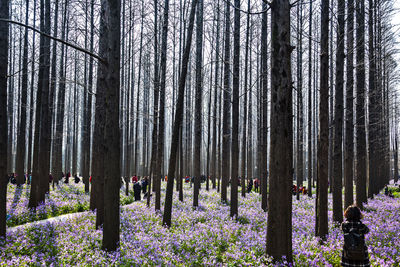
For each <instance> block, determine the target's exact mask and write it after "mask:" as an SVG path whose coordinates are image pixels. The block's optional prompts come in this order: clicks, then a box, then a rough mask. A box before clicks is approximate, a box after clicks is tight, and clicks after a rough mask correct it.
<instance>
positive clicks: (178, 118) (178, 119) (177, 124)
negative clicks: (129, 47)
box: [162, 0, 198, 227]
mask: <svg viewBox="0 0 400 267" xmlns="http://www.w3.org/2000/svg"><path fill="white" fill-rule="evenodd" d="M197 1H198V0H193V1H192V7H191V10H190V16H189V25H188V30H187V40H186V45H185V49H184V53H183V57H182V67H181V74H180V76H179V91H178V99H177V102H176V113H175V120H174V127H173V131H172V141H171V152H170V153H171V156H170V158H169V167H168V177H173V175H174V173H175V163H176V153H177V149H178V141H179V130H180V128H181V127H182V120H183V101H184V95H185V85H186V76H187V72H188V64H189V56H190V48H191V44H192V33H193V25H194V16H195V10H196V4H197ZM173 193H174V179H168V181H167V190H166V192H165V206H164V215H163V222H162V223H163V225H165V226H167V227H170V226H171V214H172V197H173Z"/></svg>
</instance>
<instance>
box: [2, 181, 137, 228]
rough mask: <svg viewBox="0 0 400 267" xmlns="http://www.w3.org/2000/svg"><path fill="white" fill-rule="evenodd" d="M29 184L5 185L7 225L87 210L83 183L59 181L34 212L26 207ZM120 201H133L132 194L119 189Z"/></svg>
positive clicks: (88, 198) (88, 197) (87, 197)
mask: <svg viewBox="0 0 400 267" xmlns="http://www.w3.org/2000/svg"><path fill="white" fill-rule="evenodd" d="M29 194H30V186H28V185H23V186H22V187H17V186H16V185H13V184H9V185H8V187H7V217H8V219H7V226H9V227H11V226H16V225H21V224H24V223H28V222H34V221H38V220H43V219H47V218H51V217H55V216H59V215H63V214H68V213H74V212H82V211H87V210H89V201H90V196H89V194H85V189H84V184H83V183H79V184H75V183H69V184H64V183H60V184H59V185H58V186H56V187H55V190H53V188H52V187H51V189H50V194H49V195H46V200H45V203H44V204H41V205H39V207H38V208H37V209H36V212H34V211H33V210H31V209H29V208H28V203H29ZM121 202H122V203H123V204H129V203H132V202H133V196H131V195H130V196H128V197H126V196H125V195H124V194H123V192H122V191H121Z"/></svg>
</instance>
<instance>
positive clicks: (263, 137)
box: [258, 1, 268, 211]
mask: <svg viewBox="0 0 400 267" xmlns="http://www.w3.org/2000/svg"><path fill="white" fill-rule="evenodd" d="M267 7H268V5H267V3H266V2H264V1H263V10H267ZM267 31H268V14H267V12H264V13H263V14H262V19H261V55H260V56H261V86H262V87H261V98H260V101H261V103H260V104H261V107H260V109H259V110H260V112H261V113H260V115H259V116H260V119H261V121H260V123H261V125H260V126H261V127H260V141H261V144H260V146H259V149H260V159H259V164H258V165H259V175H260V178H261V181H260V182H261V190H260V192H261V208H262V209H263V210H264V211H267V204H268V203H267V202H268V198H267V192H268V191H267V186H268V171H267V159H268V66H267V65H268V37H267Z"/></svg>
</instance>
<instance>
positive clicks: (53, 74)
mask: <svg viewBox="0 0 400 267" xmlns="http://www.w3.org/2000/svg"><path fill="white" fill-rule="evenodd" d="M57 34H58V1H56V2H55V7H54V29H53V35H54V37H57ZM52 51H53V52H52V58H51V78H50V105H49V110H50V113H49V117H50V125H51V130H50V134H51V144H50V145H51V148H54V143H55V141H54V139H55V138H54V131H53V129H54V125H53V122H54V119H53V118H54V117H55V115H56V114H57V110H56V96H57V95H56V89H57V88H56V83H57V42H56V41H53V47H52ZM85 66H86V64H85ZM85 80H86V79H85ZM54 152H55V151H54V149H51V156H50V159H51V170H50V172H51V173H52V174H54V163H55V162H54V160H53V159H54ZM53 178H54V177H53ZM54 183H55V180H54V179H53V189H54Z"/></svg>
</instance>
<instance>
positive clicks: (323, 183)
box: [316, 0, 329, 239]
mask: <svg viewBox="0 0 400 267" xmlns="http://www.w3.org/2000/svg"><path fill="white" fill-rule="evenodd" d="M321 8H322V13H321V65H320V89H319V90H320V94H319V103H320V105H319V126H320V128H319V136H318V152H317V153H318V160H317V161H318V167H317V168H318V184H317V188H318V189H317V191H318V193H317V225H318V227H317V229H316V235H317V236H318V237H320V238H322V239H326V236H327V234H328V154H329V153H328V149H329V138H328V136H329V105H328V99H329V0H322V1H321Z"/></svg>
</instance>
